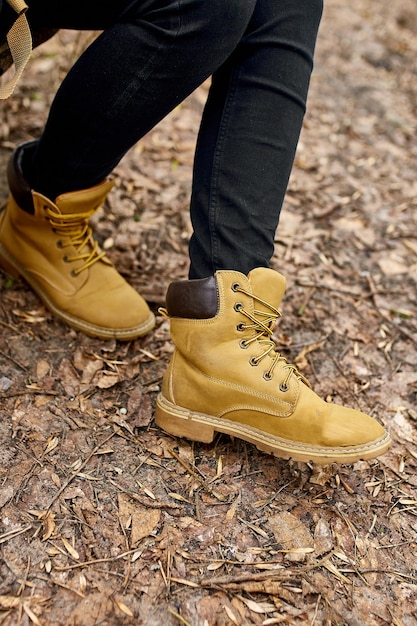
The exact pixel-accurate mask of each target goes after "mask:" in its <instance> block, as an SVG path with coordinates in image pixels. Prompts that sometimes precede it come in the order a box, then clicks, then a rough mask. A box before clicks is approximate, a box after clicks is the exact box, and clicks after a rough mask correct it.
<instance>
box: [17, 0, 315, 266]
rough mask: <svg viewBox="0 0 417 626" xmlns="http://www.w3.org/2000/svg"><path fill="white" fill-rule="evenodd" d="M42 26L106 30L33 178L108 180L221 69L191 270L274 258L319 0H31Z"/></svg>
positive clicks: (75, 184)
mask: <svg viewBox="0 0 417 626" xmlns="http://www.w3.org/2000/svg"><path fill="white" fill-rule="evenodd" d="M29 4H30V9H29V12H28V18H29V21H30V22H31V23H32V24H33V25H42V26H51V27H58V28H75V29H93V30H103V32H102V33H101V34H100V35H99V36H98V38H97V39H96V40H95V41H94V42H93V43H92V44H91V45H90V47H89V48H88V49H87V50H86V51H85V52H84V53H83V54H82V56H81V57H80V59H79V60H78V61H77V62H76V63H75V65H74V66H73V68H72V69H71V70H70V72H69V74H68V76H67V77H66V78H65V79H64V81H63V83H62V85H61V87H60V89H59V90H58V93H57V95H56V97H55V99H54V102H53V104H52V107H51V110H50V114H49V118H48V121H47V124H46V127H45V129H44V133H43V135H42V137H41V138H40V142H39V147H38V149H37V152H36V155H35V158H34V162H33V170H32V176H33V178H32V184H33V186H34V187H35V188H36V189H37V190H38V191H41V192H43V193H44V194H45V195H47V196H49V197H56V196H57V195H58V194H59V193H62V192H66V191H73V190H76V189H83V188H86V187H89V186H92V185H94V184H96V183H99V182H100V181H102V180H103V179H104V178H105V177H106V176H108V174H109V173H110V172H111V171H112V170H113V168H114V167H115V165H116V164H117V163H118V162H119V161H120V159H121V158H122V157H123V155H124V154H125V153H126V152H127V150H129V148H131V147H132V146H133V145H134V144H135V143H136V142H137V141H138V140H139V139H140V138H141V137H143V135H144V134H145V133H147V132H148V131H149V130H150V129H151V128H153V127H154V126H155V124H157V123H158V122H159V121H160V120H161V119H162V118H163V117H164V116H165V115H166V114H167V113H169V112H170V111H171V110H172V109H173V108H174V107H175V106H176V105H177V104H178V103H180V102H181V101H182V100H183V99H184V98H185V97H187V96H188V95H189V94H190V93H191V92H192V91H193V90H194V89H195V88H196V87H197V86H198V85H200V84H201V83H202V82H203V81H204V80H206V79H207V78H208V77H209V76H212V85H211V89H210V93H209V97H208V101H207V104H206V106H205V110H204V114H203V118H202V123H201V128H200V132H199V137H198V142H197V149H196V154H195V163H194V174H193V188H192V196H191V206H190V210H191V219H192V223H193V228H194V234H193V236H192V238H191V242H190V260H191V267H190V277H191V278H204V277H206V276H208V275H210V274H212V273H213V272H214V271H216V270H217V269H235V270H238V271H241V272H244V273H247V272H249V271H250V270H251V269H253V268H254V267H260V266H264V267H267V266H268V265H269V262H270V259H271V256H272V254H273V249H274V236H275V231H276V228H277V225H278V220H279V214H280V210H281V206H282V202H283V199H284V195H285V192H286V188H287V185H288V179H289V175H290V172H291V168H292V165H293V159H294V154H295V150H296V146H297V143H298V139H299V133H300V130H301V126H302V121H303V116H304V112H305V105H306V98H307V91H308V86H309V81H310V75H311V70H312V65H313V53H314V46H315V41H316V36H317V30H318V26H319V22H320V18H321V13H322V0H118V1H116V0H115V1H114V2H103V0H82V1H81V0H59V2H57V1H56V0H54V1H52V0H31V2H29Z"/></svg>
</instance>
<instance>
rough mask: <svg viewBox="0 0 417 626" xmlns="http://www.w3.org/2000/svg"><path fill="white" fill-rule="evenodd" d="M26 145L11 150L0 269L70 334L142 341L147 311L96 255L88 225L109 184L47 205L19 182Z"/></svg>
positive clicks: (149, 318) (149, 323)
mask: <svg viewBox="0 0 417 626" xmlns="http://www.w3.org/2000/svg"><path fill="white" fill-rule="evenodd" d="M28 145H29V144H23V146H21V147H20V148H18V149H17V150H16V152H15V153H14V154H13V156H12V158H11V160H10V163H9V169H8V179H9V185H10V195H9V199H8V201H7V204H6V206H5V208H4V209H3V211H2V212H1V213H0V265H2V266H3V268H4V269H5V270H6V271H7V272H9V273H11V274H12V275H20V276H22V277H23V278H24V279H25V280H26V282H28V283H29V285H30V286H31V287H32V288H33V290H34V291H35V292H36V293H37V294H38V296H39V297H40V298H41V300H42V301H43V302H44V304H45V305H46V306H47V307H48V308H49V309H50V310H51V311H52V313H54V314H55V315H56V316H57V317H59V318H60V319H61V320H63V321H64V322H66V323H67V324H69V325H70V326H72V327H73V328H76V329H78V330H81V331H83V332H84V333H86V334H88V335H92V336H95V337H100V338H102V339H110V338H116V339H121V340H129V339H134V338H135V337H139V336H141V335H144V334H145V333H147V332H148V331H149V330H151V328H153V326H154V323H155V318H154V315H153V313H152V312H151V311H150V310H149V307H148V305H147V304H146V302H145V301H144V299H143V298H142V297H141V296H140V295H139V294H138V293H137V292H136V291H135V290H134V289H133V287H131V286H130V285H129V284H128V283H127V282H126V281H125V280H124V278H123V277H122V276H121V275H120V274H119V273H118V272H117V270H116V269H115V267H114V266H113V264H112V263H111V262H110V260H109V259H108V258H107V257H106V255H105V253H104V252H103V251H102V250H100V248H99V246H98V244H97V242H96V241H94V239H93V235H92V231H91V228H90V226H89V219H90V218H91V216H92V215H93V213H94V212H95V211H96V210H97V209H98V208H99V206H100V205H101V204H102V203H103V202H104V200H105V198H106V196H107V194H108V192H109V191H110V189H111V187H112V185H113V183H112V182H111V181H104V182H103V183H101V184H99V185H96V186H94V187H91V188H90V189H83V190H81V191H74V192H70V193H64V194H62V195H60V196H58V198H56V200H55V202H53V201H52V200H50V199H49V198H46V197H45V196H43V195H42V194H40V193H37V192H36V191H33V190H32V189H31V188H30V187H29V185H28V183H27V181H26V180H25V177H24V174H23V171H22V158H23V154H24V151H25V149H26V146H28Z"/></svg>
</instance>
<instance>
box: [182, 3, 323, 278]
mask: <svg viewBox="0 0 417 626" xmlns="http://www.w3.org/2000/svg"><path fill="white" fill-rule="evenodd" d="M321 14H322V0H291V1H289V0H284V1H282V0H281V1H278V0H257V2H256V8H255V11H254V14H253V17H252V19H251V22H250V24H249V26H248V29H247V31H246V33H245V36H244V37H243V38H242V41H241V42H240V43H239V46H238V47H237V49H236V50H235V51H234V53H233V54H232V55H231V57H230V58H229V59H228V60H227V61H226V63H225V64H224V65H223V66H222V67H221V68H220V69H219V70H218V71H217V72H216V73H215V75H214V77H213V82H212V87H211V92H210V95H209V98H208V101H207V105H206V108H205V111H204V115H203V120H202V124H201V129H200V134H199V138H198V144H197V150H196V156H195V165H194V179H193V193H192V201H191V217H192V222H193V227H194V234H193V236H192V239H191V242H190V258H191V267H190V278H204V277H206V276H209V275H210V274H212V273H213V272H214V271H216V270H217V269H235V270H238V271H241V272H244V273H247V272H249V271H250V270H251V269H253V268H254V267H267V266H268V265H269V262H270V259H271V257H272V254H273V251H274V237H275V232H276V228H277V225H278V220H279V215H280V210H281V206H282V202H283V199H284V195H285V192H286V189H287V185H288V180H289V176H290V172H291V169H292V165H293V160H294V155H295V150H296V146H297V143H298V139H299V134H300V130H301V127H302V122H303V117H304V112H305V106H306V99H307V91H308V86H309V81H310V75H311V70H312V65H313V53H314V47H315V41H316V36H317V31H318V27H319V23H320V19H321Z"/></svg>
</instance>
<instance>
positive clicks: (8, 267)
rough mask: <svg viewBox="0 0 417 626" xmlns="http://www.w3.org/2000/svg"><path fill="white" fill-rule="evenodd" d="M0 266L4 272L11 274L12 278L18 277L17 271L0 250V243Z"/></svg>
mask: <svg viewBox="0 0 417 626" xmlns="http://www.w3.org/2000/svg"><path fill="white" fill-rule="evenodd" d="M0 266H1V267H2V268H3V270H4V271H5V272H6V274H8V275H9V276H11V277H12V278H19V272H18V271H17V269H16V268H15V267H14V266H13V265H12V264H11V263H10V261H9V260H8V259H7V257H6V256H5V253H4V252H3V250H2V246H1V245H0Z"/></svg>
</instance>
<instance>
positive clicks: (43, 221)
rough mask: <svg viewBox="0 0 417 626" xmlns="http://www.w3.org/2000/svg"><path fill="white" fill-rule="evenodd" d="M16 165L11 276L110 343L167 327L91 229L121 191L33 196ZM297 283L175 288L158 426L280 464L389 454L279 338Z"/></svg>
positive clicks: (267, 275) (228, 278)
mask: <svg viewBox="0 0 417 626" xmlns="http://www.w3.org/2000/svg"><path fill="white" fill-rule="evenodd" d="M30 148H31V144H30V143H28V144H23V146H21V147H20V148H18V149H17V150H16V151H15V153H14V154H13V156H12V158H11V160H10V163H9V169H8V179H9V185H10V196H9V199H8V202H7V204H6V206H5V208H4V209H3V211H2V212H1V213H0V265H2V266H3V268H4V269H5V270H6V271H7V272H9V273H11V274H12V275H20V276H22V277H23V278H24V279H25V280H26V281H27V282H28V283H29V285H30V286H31V287H32V288H33V289H34V291H35V292H36V293H37V294H38V296H39V297H40V298H41V299H42V300H43V302H44V303H45V305H46V306H47V307H48V308H49V309H50V310H51V311H52V312H53V313H54V314H55V315H56V316H57V317H59V318H61V319H62V320H63V321H65V322H66V323H67V324H69V325H70V326H72V327H74V328H76V329H78V330H81V331H83V332H85V333H87V334H89V335H93V336H96V337H100V338H102V339H109V338H116V339H120V340H130V339H134V338H136V337H139V336H141V335H144V334H145V333H147V332H148V331H150V330H151V329H152V328H153V326H154V324H155V319H154V315H153V313H152V312H151V311H150V309H149V307H148V305H147V304H146V302H145V301H144V300H143V298H142V297H141V296H140V295H139V294H138V293H137V292H136V291H135V290H134V289H133V288H132V287H131V286H130V285H128V284H127V283H126V281H125V280H124V279H123V278H122V277H121V276H120V274H119V273H118V272H117V270H116V269H115V268H114V266H113V265H112V263H111V262H110V261H109V259H108V258H107V257H106V255H105V253H104V252H103V251H101V250H100V248H99V246H98V244H97V242H95V241H94V238H93V235H92V231H91V228H90V226H89V219H90V217H91V216H92V215H93V213H94V212H95V211H96V210H97V209H98V207H99V206H100V205H101V204H102V203H103V202H104V200H105V198H106V195H107V194H108V192H109V191H110V189H111V186H112V183H111V182H108V181H105V182H103V183H101V184H99V185H97V186H95V187H92V188H90V189H85V190H82V191H75V192H70V193H66V194H62V195H60V196H59V197H58V198H56V199H55V201H52V200H51V199H49V198H46V197H45V196H43V195H42V194H40V193H37V192H36V191H34V190H32V189H31V188H30V186H29V184H28V182H27V180H26V179H25V176H24V174H23V168H22V160H23V157H24V154H25V151H26V150H30ZM284 291H285V279H284V277H283V276H281V274H279V273H278V272H275V271H273V270H271V269H267V268H256V269H254V270H252V271H251V272H250V273H249V274H248V275H247V276H245V275H244V274H241V273H240V272H236V271H229V270H221V271H218V272H216V274H215V275H214V276H212V277H209V278H204V279H201V280H188V281H179V282H175V283H172V284H171V285H170V286H169V289H168V292H167V298H166V309H163V310H162V313H163V314H165V315H166V316H168V317H169V318H170V325H171V337H172V340H173V342H174V345H175V351H174V354H173V356H172V358H171V361H170V363H169V366H168V369H167V371H166V374H165V376H164V380H163V385H162V390H161V393H160V394H159V397H158V399H157V407H156V423H157V424H158V425H159V426H160V427H161V428H163V429H164V430H166V431H167V432H169V433H172V434H174V435H178V436H183V437H188V438H189V439H192V440H196V441H202V442H206V443H209V442H211V441H212V440H213V437H214V433H215V432H222V433H227V434H229V435H233V436H236V437H239V438H241V439H244V440H245V441H249V442H251V443H253V444H255V445H256V447H257V448H259V449H260V450H263V451H265V452H268V453H272V454H274V455H275V456H278V457H283V458H293V459H295V460H300V461H313V462H317V463H330V462H341V463H352V462H354V461H357V460H359V459H369V458H373V457H375V456H378V455H380V454H382V453H384V452H385V451H386V450H387V449H388V447H389V444H390V436H389V434H388V433H387V432H386V431H385V429H384V428H383V427H382V426H381V425H380V424H379V423H378V422H377V421H376V420H375V419H373V418H372V417H370V416H368V415H365V414H364V413H361V412H360V411H357V410H354V409H349V408H345V407H341V406H338V405H335V404H329V403H327V402H324V401H323V400H322V399H321V398H319V397H318V396H317V395H316V394H315V393H314V392H313V391H312V390H311V388H310V385H309V384H308V381H307V380H306V379H305V378H304V377H303V376H302V375H301V374H300V372H298V370H297V369H296V367H294V366H293V365H290V364H289V363H287V361H286V360H285V359H284V358H283V357H282V356H281V355H280V354H279V352H277V350H276V347H275V344H274V342H273V340H272V338H271V336H272V333H273V330H274V325H275V323H276V320H277V319H278V317H279V316H280V312H279V308H278V307H279V305H280V303H281V300H282V297H283V295H284Z"/></svg>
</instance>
